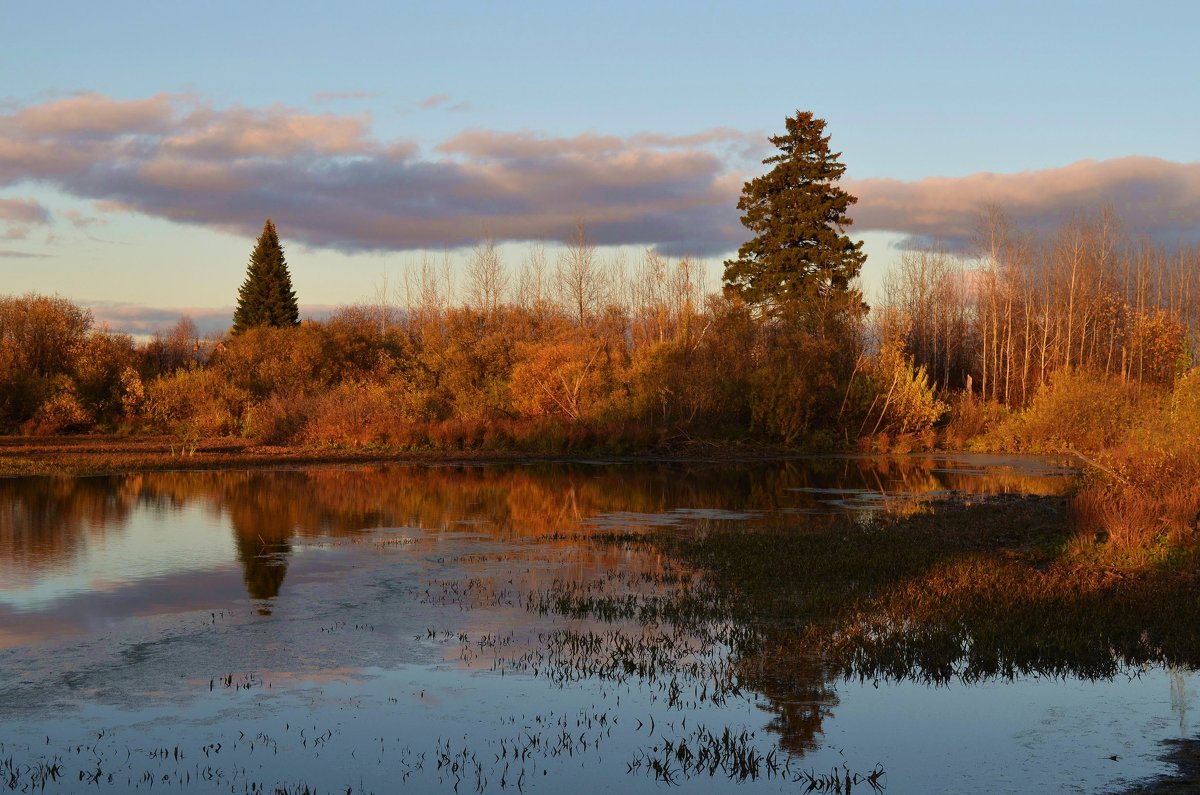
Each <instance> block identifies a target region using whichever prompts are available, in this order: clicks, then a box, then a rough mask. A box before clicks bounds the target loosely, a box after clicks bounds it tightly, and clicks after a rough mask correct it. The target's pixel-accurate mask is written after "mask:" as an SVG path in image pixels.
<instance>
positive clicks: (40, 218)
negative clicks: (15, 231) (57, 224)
mask: <svg viewBox="0 0 1200 795" xmlns="http://www.w3.org/2000/svg"><path fill="white" fill-rule="evenodd" d="M0 221H6V222H8V223H14V224H48V223H50V211H49V210H47V209H46V208H45V207H43V206H42V205H41V204H39V203H38V202H37V201H35V200H33V199H0Z"/></svg>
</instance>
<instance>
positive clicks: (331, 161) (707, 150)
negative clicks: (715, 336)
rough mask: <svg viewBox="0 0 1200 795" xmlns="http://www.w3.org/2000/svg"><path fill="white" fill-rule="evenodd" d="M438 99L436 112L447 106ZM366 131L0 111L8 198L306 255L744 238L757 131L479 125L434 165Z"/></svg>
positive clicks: (223, 119)
mask: <svg viewBox="0 0 1200 795" xmlns="http://www.w3.org/2000/svg"><path fill="white" fill-rule="evenodd" d="M447 99H448V98H442V97H440V96H439V95H434V96H432V97H428V98H426V100H424V101H425V102H426V103H428V104H430V106H438V105H440V104H442V103H443V102H445V101H447ZM368 123H369V119H368V118H367V117H365V116H346V115H338V114H333V113H316V114H314V113H306V112H301V111H297V110H294V109H290V108H286V107H282V106H271V107H267V108H246V107H240V106H234V107H228V108H216V107H213V106H210V105H207V104H204V103H202V102H199V101H197V100H195V99H194V98H190V97H185V96H180V95H163V94H160V95H156V96H154V97H150V98H147V99H140V100H129V101H123V100H116V99H112V98H110V97H106V96H103V95H100V94H82V95H78V96H74V97H69V98H67V99H58V100H52V101H47V102H44V103H42V104H38V105H34V106H29V107H25V108H22V109H19V110H15V111H12V112H8V113H4V114H0V186H5V185H14V184H18V183H23V182H26V181H31V180H32V181H38V182H42V183H48V184H50V185H51V186H54V187H56V188H58V189H60V190H63V191H64V192H66V193H68V194H71V195H73V196H77V197H80V198H86V199H91V200H93V201H95V202H97V204H96V206H97V208H98V209H105V210H117V209H120V210H124V211H133V212H139V213H144V214H147V215H151V216H155V217H159V218H166V219H169V220H173V221H178V222H182V223H191V224H198V225H204V226H209V227H214V228H219V229H223V230H228V231H233V232H235V233H237V234H241V235H247V236H253V235H255V234H257V232H258V231H259V230H260V228H261V224H262V219H263V218H264V217H266V216H271V217H272V218H274V219H275V220H276V221H277V222H278V223H279V225H280V227H281V229H283V230H284V232H285V234H286V235H287V236H288V237H289V238H291V239H293V240H295V241H297V242H300V243H305V244H309V245H314V246H321V247H329V248H336V249H340V250H346V251H357V250H404V249H415V248H429V247H433V248H436V247H441V246H444V245H445V246H451V247H454V246H459V245H464V244H469V243H472V242H474V241H475V240H476V239H477V238H478V236H479V235H480V234H481V233H482V230H483V229H485V228H486V229H487V230H488V232H489V233H490V234H491V235H493V236H495V237H496V238H498V239H502V240H526V239H563V238H565V237H566V236H568V235H569V234H570V233H571V231H572V230H573V229H574V226H575V223H576V221H577V220H580V219H582V220H584V221H585V222H586V223H587V224H588V227H589V233H590V236H591V237H592V239H594V240H595V241H596V242H597V243H600V244H642V245H654V246H657V247H659V248H660V249H662V250H664V251H666V252H668V253H678V252H682V251H691V252H693V253H696V254H709V253H715V252H721V251H727V250H729V249H730V248H732V247H734V246H735V245H736V244H737V243H738V242H740V240H741V239H742V237H743V230H742V228H741V227H740V225H739V224H738V223H737V211H736V210H735V209H734V206H735V204H736V200H737V195H738V192H739V190H740V189H741V184H742V179H741V177H740V176H738V175H735V174H733V173H732V169H731V167H730V165H729V162H730V160H731V156H730V149H731V146H733V147H741V146H744V145H745V143H746V142H745V134H743V133H739V132H737V131H732V130H713V131H710V132H706V133H702V134H699V135H696V136H682V137H680V136H661V135H640V136H636V135H635V136H629V137H617V136H599V135H583V136H578V137H574V138H555V137H548V136H538V135H533V134H530V133H496V132H487V131H480V130H474V131H470V132H468V133H464V134H462V135H460V136H457V137H456V138H454V139H452V140H451V141H448V142H447V143H446V144H444V145H443V146H441V147H439V148H438V149H437V150H436V157H426V156H422V155H421V154H420V153H419V152H418V150H417V147H416V145H415V144H413V143H411V142H406V141H386V142H381V141H377V140H375V139H373V138H372V137H371V136H370V135H369V133H368Z"/></svg>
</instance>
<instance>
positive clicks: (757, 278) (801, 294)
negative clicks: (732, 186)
mask: <svg viewBox="0 0 1200 795" xmlns="http://www.w3.org/2000/svg"><path fill="white" fill-rule="evenodd" d="M824 132H825V121H824V120H823V119H817V118H814V117H813V115H812V114H811V113H807V112H799V111H797V113H796V115H795V116H794V117H792V118H789V119H787V132H786V133H785V134H784V135H775V136H772V137H771V139H770V140H771V143H772V144H774V145H775V146H776V147H777V148H778V149H779V154H777V155H774V156H772V157H769V158H767V159H766V160H764V161H763V164H764V165H772V166H774V168H772V169H771V170H770V171H768V172H767V173H766V174H764V175H762V176H760V177H756V178H754V179H752V180H750V181H749V182H747V183H746V184H745V186H744V187H743V188H742V197H741V199H740V200H739V201H738V205H737V206H738V209H739V210H741V211H742V212H743V213H744V215H742V224H743V225H744V226H745V227H746V228H748V229H749V230H750V231H751V232H753V233H754V235H755V236H754V238H753V239H751V240H749V241H747V242H746V243H745V244H743V245H742V247H741V248H740V249H738V258H737V259H736V260H728V261H726V263H725V278H724V281H725V285H726V289H727V290H729V291H731V292H734V293H736V294H738V295H740V296H741V297H742V299H744V300H745V301H746V302H747V303H748V304H751V305H754V306H760V307H762V308H763V309H765V310H766V311H767V312H768V313H769V314H773V315H774V314H779V313H781V312H783V311H785V310H792V311H793V312H795V311H798V312H799V313H800V314H801V315H805V316H808V317H809V319H810V320H814V321H817V322H819V323H820V324H821V325H824V322H825V321H826V320H828V319H830V318H831V316H833V315H838V314H844V313H845V312H847V311H848V312H850V313H853V314H857V313H858V312H860V311H861V310H862V307H863V304H862V298H861V294H860V293H859V292H858V290H856V289H852V288H851V286H850V285H851V283H852V282H853V280H854V278H855V277H856V276H858V271H859V269H860V268H861V267H862V264H863V262H864V261H865V260H866V255H865V254H864V253H863V251H862V242H861V241H859V242H857V243H856V242H853V241H851V240H850V238H849V237H847V236H846V235H845V234H844V233H843V230H844V229H845V227H847V226H849V225H850V224H851V220H850V219H849V218H848V217H847V216H846V210H847V209H848V208H849V207H850V205H851V204H854V203H855V202H856V201H858V200H857V199H856V198H855V197H854V196H851V195H850V194H849V193H847V192H846V191H844V190H842V189H841V188H839V187H838V186H837V184H836V183H837V181H838V179H839V178H840V177H841V176H842V173H843V172H844V171H845V170H846V167H845V166H844V165H842V164H841V162H839V160H838V158H839V157H841V153H840V152H830V151H829V136H828V135H825V134H824Z"/></svg>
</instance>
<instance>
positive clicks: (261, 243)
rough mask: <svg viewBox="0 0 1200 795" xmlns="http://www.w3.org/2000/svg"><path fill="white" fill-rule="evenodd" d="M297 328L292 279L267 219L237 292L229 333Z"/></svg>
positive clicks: (298, 315)
mask: <svg viewBox="0 0 1200 795" xmlns="http://www.w3.org/2000/svg"><path fill="white" fill-rule="evenodd" d="M298 325H300V307H299V306H298V305H297V303H296V293H295V292H294V291H293V290H292V277H291V275H290V274H289V273H288V268H287V262H286V261H285V260H284V258H283V246H282V245H280V243H279V235H278V234H277V233H276V232H275V224H273V223H272V222H271V219H270V218H268V219H267V222H266V224H264V225H263V231H262V234H261V235H259V236H258V243H257V244H256V245H255V246H254V251H253V252H252V253H251V254H250V264H249V266H248V267H247V268H246V281H245V282H243V283H242V286H241V288H239V289H238V303H237V309H235V310H234V312H233V333H234V334H240V333H241V332H243V331H245V330H246V329H248V328H254V327H256V326H273V327H275V328H290V327H292V326H298Z"/></svg>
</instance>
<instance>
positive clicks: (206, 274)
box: [0, 1, 1200, 314]
mask: <svg viewBox="0 0 1200 795" xmlns="http://www.w3.org/2000/svg"><path fill="white" fill-rule="evenodd" d="M1198 29H1200V6H1198V5H1196V4H1193V3H1159V4H1156V5H1154V6H1153V7H1151V8H1150V9H1149V10H1146V11H1141V12H1137V11H1134V10H1133V7H1131V6H1129V5H1128V4H1127V3H1103V2H1087V3H1083V2H1063V3H1021V2H1004V3H982V2H961V1H960V2H945V3H897V2H890V3H885V2H880V3H839V4H834V3H821V4H818V3H801V2H791V3H647V2H640V3H624V2H615V3H607V4H595V7H593V6H592V5H588V6H587V7H580V8H576V7H575V6H574V4H549V3H515V2H506V3H498V2H492V3H482V2H481V3H462V2H457V3H439V4H413V5H409V6H401V5H398V4H392V3H356V4H352V5H348V6H347V7H337V8H335V7H334V6H332V5H329V4H325V3H321V4H317V3H312V4H306V3H296V2H289V3H223V2H215V3H204V4H186V5H185V4H176V3H159V4H143V3H126V2H121V3H113V4H109V5H106V6H96V5H95V4H83V3H77V4H72V3H63V4H37V3H18V4H5V5H4V6H0V254H3V256H0V274H3V287H2V288H0V291H3V292H24V291H27V290H37V291H41V292H57V293H60V294H62V295H66V296H68V297H71V298H74V299H77V300H80V301H82V302H100V304H98V305H103V304H104V303H105V302H108V303H111V302H127V303H130V304H134V305H138V306H147V307H159V308H188V309H196V308H205V307H209V308H213V307H224V306H228V305H230V304H231V303H232V301H233V296H234V295H235V293H236V288H237V285H238V283H239V282H240V280H241V277H242V275H243V273H244V269H245V262H246V257H247V255H248V253H249V250H250V248H251V245H252V243H253V236H254V230H255V229H257V228H260V227H261V224H262V216H265V215H268V214H270V215H273V216H277V217H276V220H277V221H278V223H279V226H280V233H281V235H282V236H283V238H284V241H285V244H287V245H288V252H289V262H290V264H291V267H292V271H293V277H294V280H295V282H296V286H297V290H298V292H299V294H300V298H301V301H302V303H304V304H308V305H328V304H337V303H343V302H349V301H354V300H359V299H362V298H365V297H367V296H369V295H370V293H371V292H372V290H373V289H374V286H375V284H376V283H377V282H378V281H379V279H380V277H381V275H382V274H383V273H385V272H388V273H393V274H394V273H395V272H396V271H397V270H398V269H400V268H402V267H403V264H404V263H405V262H406V261H408V260H410V259H411V258H412V257H413V256H415V255H414V254H412V253H411V252H413V251H415V250H417V249H420V248H436V247H438V246H437V245H434V243H433V242H432V241H436V240H441V241H442V245H451V246H453V245H457V244H460V243H464V242H469V240H470V238H471V237H472V236H476V237H477V236H478V235H479V234H480V233H481V230H482V228H483V227H488V228H489V231H490V232H492V233H493V234H497V236H499V237H502V238H505V237H510V238H514V239H520V238H523V237H526V236H539V237H540V236H549V237H554V236H555V235H557V236H559V237H561V236H564V235H566V234H568V233H569V231H570V229H569V226H570V225H569V224H566V223H565V222H564V221H563V217H565V214H566V212H567V209H568V208H569V210H571V211H573V212H575V214H577V215H580V216H583V217H584V220H587V221H589V225H590V226H593V228H595V229H596V230H597V236H598V238H599V239H600V242H602V243H610V244H613V245H616V244H623V245H626V246H629V247H630V248H631V249H632V250H637V249H639V248H642V247H645V246H658V247H659V248H662V249H663V250H665V251H668V252H671V253H679V252H680V251H682V250H683V249H687V248H689V244H688V242H686V241H687V239H689V238H688V236H689V235H690V234H692V230H694V235H695V246H694V248H695V249H696V250H699V253H702V254H703V255H705V256H707V257H708V258H709V259H711V260H712V261H714V262H719V261H720V259H721V258H722V252H723V251H728V250H729V249H730V248H732V247H735V246H736V243H737V240H738V237H737V235H738V227H737V213H736V210H735V209H734V207H733V206H732V202H734V201H736V193H737V187H738V186H740V182H741V181H742V180H744V179H745V178H747V177H749V176H752V175H753V174H754V173H756V171H757V170H759V169H760V167H759V166H758V165H757V164H756V163H757V160H759V159H761V157H762V156H764V155H765V154H767V153H768V152H766V151H765V150H764V149H763V148H762V147H761V146H759V145H756V143H755V142H761V141H763V139H764V138H765V136H766V135H768V134H771V133H774V132H776V131H778V130H780V129H781V128H782V121H783V118H784V117H785V116H786V115H788V114H790V113H792V112H794V111H795V110H796V109H805V110H811V111H813V112H814V113H816V114H817V115H818V116H821V117H823V118H825V119H826V120H827V121H828V124H829V127H828V131H829V132H830V133H831V134H832V136H833V145H834V147H835V149H838V150H840V151H842V152H843V161H844V162H845V163H846V165H847V166H848V172H847V177H848V179H849V180H851V183H850V184H851V185H853V186H856V187H858V188H859V190H858V191H857V192H858V193H859V195H860V197H861V198H862V201H861V202H860V205H859V208H857V210H856V212H855V213H854V215H855V216H856V218H859V217H861V221H860V223H859V224H858V225H857V226H856V227H855V230H856V231H857V232H858V233H859V234H861V235H862V236H864V237H866V238H867V240H868V250H869V252H870V254H871V255H872V259H871V262H870V263H869V265H868V268H867V271H866V272H865V276H866V277H867V279H868V280H870V279H873V278H877V275H878V273H879V272H881V271H882V269H883V268H885V267H886V265H887V262H888V261H889V260H890V258H892V257H893V256H894V249H893V248H892V244H893V243H894V242H895V241H897V240H899V239H902V238H903V237H905V236H906V235H911V234H928V233H929V232H930V231H931V230H932V231H933V232H934V233H938V232H939V231H941V230H942V228H943V227H944V230H945V231H944V234H945V235H946V236H948V237H951V238H952V237H954V235H956V234H959V233H960V231H961V227H962V225H963V219H962V217H960V216H954V215H953V213H951V212H950V210H949V209H948V207H947V205H948V203H949V202H950V201H951V200H952V201H953V202H955V203H966V204H971V203H974V204H976V205H978V204H980V203H983V202H985V201H1000V202H1001V203H1006V202H1007V203H1011V204H1012V205H1013V211H1014V215H1015V216H1016V217H1017V218H1018V220H1020V219H1021V218H1022V217H1025V216H1027V217H1029V218H1035V217H1039V214H1041V215H1045V214H1046V213H1048V212H1049V210H1048V206H1047V205H1046V202H1047V201H1049V199H1047V198H1042V199H1038V198H1037V197H1044V196H1045V195H1046V192H1047V191H1049V193H1050V194H1051V198H1053V199H1054V200H1055V201H1058V202H1059V203H1060V204H1062V205H1063V206H1066V207H1069V208H1070V209H1071V210H1072V211H1074V210H1078V209H1080V208H1086V207H1088V206H1099V205H1101V204H1104V203H1115V204H1116V205H1117V209H1118V211H1119V212H1122V211H1125V212H1122V214H1123V215H1124V216H1126V221H1127V224H1129V226H1130V227H1131V231H1134V232H1137V231H1139V230H1140V227H1139V225H1143V224H1145V225H1147V229H1148V232H1149V233H1151V234H1154V235H1155V236H1156V237H1158V238H1159V239H1162V240H1163V241H1164V242H1166V243H1168V244H1170V243H1171V242H1172V240H1178V241H1184V242H1192V239H1191V238H1190V237H1189V235H1190V234H1191V232H1189V231H1188V230H1189V229H1194V228H1195V227H1196V226H1197V224H1196V220H1197V214H1198V213H1200V210H1197V207H1200V178H1198V177H1197V174H1196V171H1195V169H1194V168H1192V167H1193V166H1195V165H1196V161H1197V159H1198V158H1197V155H1196V141H1198V140H1200V109H1198V108H1200V103H1197V102H1196V99H1195V98H1196V94H1197V88H1198V87H1200V58H1196V57H1195V53H1194V48H1195V43H1194V36H1195V31H1196V30H1198ZM80 94H84V95H87V96H89V97H91V98H92V100H91V101H89V102H86V103H75V104H71V103H70V102H69V100H70V99H71V98H72V97H76V96H77V95H80ZM156 97H159V98H161V102H160V104H159V105H155V106H153V107H150V106H146V108H143V106H141V105H138V106H137V107H134V106H133V105H132V104H130V103H146V102H150V101H151V100H153V99H154V98H156ZM39 109H40V110H41V111H43V113H42V115H41V116H36V112H37V111H38V110H39ZM143 110H144V111H145V112H144V113H143ZM35 117H36V118H35ZM47 118H51V119H52V121H50V122H48V121H46V119H47ZM146 119H150V120H149V121H146ZM89 124H90V125H91V126H90V127H88V128H87V129H81V128H80V125H82V126H84V127H87V126H88V125H89ZM122 124H130V125H134V126H132V127H130V128H129V129H128V130H125V129H123V128H121V125H122ZM137 124H142V125H143V126H142V127H137ZM105 125H108V126H105ZM67 128H70V129H67ZM97 130H100V131H101V132H97ZM247 130H250V131H251V133H252V134H253V135H254V136H258V137H257V138H255V139H254V140H256V141H261V140H263V139H262V136H263V135H267V136H268V139H267V140H268V141H269V142H273V141H275V140H277V139H276V138H275V137H274V136H275V132H274V131H278V130H288V131H290V133H289V134H290V135H291V137H290V138H287V139H286V145H285V148H286V146H291V147H293V150H289V151H291V152H292V154H289V155H288V157H287V158H285V159H280V158H275V159H274V160H271V162H264V160H263V159H264V157H266V159H268V160H270V159H271V158H272V157H274V155H273V154H271V153H270V152H269V150H268V149H267V148H266V146H267V145H264V146H263V147H260V148H254V147H253V146H250V145H248V144H246V141H247V140H249V138H248V137H247V136H248V135H249V133H247ZM231 131H233V132H231ZM714 131H715V132H714ZM702 134H706V135H702ZM97 136H109V137H108V138H106V139H105V141H104V145H102V146H101V145H97V143H96V142H97ZM130 136H133V137H130ZM138 136H140V137H138ZM311 136H315V137H316V138H321V136H325V137H324V138H322V139H321V140H322V141H323V143H320V144H319V145H318V144H314V145H313V146H307V145H306V144H305V143H304V141H306V140H309V138H310V137H311ZM235 137H236V138H237V141H238V142H239V143H237V144H236V145H234V144H231V143H230V141H232V140H233V139H234V138H235ZM134 138H136V141H138V142H139V144H138V145H139V146H143V145H149V146H153V147H155V149H156V153H155V154H154V155H153V157H152V158H151V157H150V156H146V158H147V159H145V160H138V158H139V157H142V156H143V155H141V154H137V153H133V154H131V150H130V148H129V146H130V143H129V142H130V141H131V140H134ZM217 138H220V140H221V142H222V143H221V144H220V146H218V145H216V144H213V143H211V142H212V141H214V140H216V139H217ZM200 139H203V141H202V142H203V147H204V148H203V151H202V152H201V151H200V149H199V148H197V146H198V145H197V144H196V141H197V140H200ZM146 141H149V144H146V143H145V142H146ZM6 144H7V145H8V146H9V148H10V150H11V151H10V159H9V161H8V162H7V166H6V164H5V160H4V153H5V151H6V150H5V146H6ZM31 146H34V147H36V146H41V154H40V155H38V156H30V155H28V154H27V152H28V151H31V150H29V147H31ZM756 146H757V148H756ZM18 147H24V148H18ZM247 147H249V148H247ZM49 151H54V152H57V153H59V155H60V156H61V159H62V161H63V162H62V164H60V163H58V162H57V159H58V158H57V156H56V157H50V156H47V155H46V152H49ZM180 151H185V152H186V154H185V155H183V156H182V157H184V158H185V159H186V161H187V162H181V160H180V158H179V157H177V153H178V152H180ZM164 153H166V154H164ZM264 153H267V154H264ZM168 155H170V156H169V157H168ZM38 157H41V158H42V159H41V160H39V159H38ZM1131 157H1136V158H1141V159H1137V160H1127V158H1131ZM88 158H91V160H89V159H88ZM235 159H236V160H237V163H236V164H233V161H234V160H235ZM1084 160H1094V161H1097V162H1096V163H1095V164H1093V165H1092V166H1088V167H1076V168H1075V170H1073V171H1067V170H1063V169H1064V168H1065V167H1067V166H1069V165H1071V164H1077V163H1078V162H1079V161H1084ZM117 161H119V163H120V164H121V166H120V168H118V167H117V166H116V165H114V163H116V162H117ZM985 173H996V174H1001V175H1008V178H1007V181H1004V182H1001V183H1000V185H1001V188H997V187H996V184H997V183H996V182H995V181H994V180H983V179H981V178H980V177H979V175H981V174H985ZM147 174H152V178H151V177H148V176H146V175H147ZM612 175H616V176H612ZM610 176H611V177H612V184H609V179H610ZM931 177H948V178H952V179H950V180H947V181H941V182H929V180H928V178H931ZM254 180H264V181H268V182H270V183H271V184H270V190H257V188H256V186H255V185H253V184H250V183H252V182H253V181H254ZM334 183H336V184H334ZM1164 186H1165V187H1164ZM1060 187H1061V190H1060ZM572 191H574V192H572ZM1056 191H1060V192H1058V193H1056ZM535 193H536V194H537V195H534V194H535ZM690 195H691V196H695V197H699V198H696V200H695V201H690V200H689V196H690ZM310 196H315V197H317V198H313V199H311V200H309V199H308V198H306V197H310ZM1160 196H1169V198H1164V199H1160V198H1159V197H1160ZM189 197H195V201H194V202H193V201H191V199H190V198H189ZM1131 197H1132V198H1131ZM1147 197H1149V198H1147ZM276 200H278V207H276V206H275V205H276V203H277V202H276ZM3 202H7V204H4V203H3ZM356 202H357V203H358V204H357V206H356V204H355V203H356ZM392 202H394V205H393V204H391V203H392ZM1039 202H1040V203H1039ZM911 206H919V207H921V208H923V214H922V218H921V219H920V220H918V219H916V218H915V217H911V216H913V214H912V213H909V214H908V215H907V216H906V215H905V213H904V212H902V211H901V210H902V209H903V208H904V207H911ZM1055 207H1056V208H1057V207H1058V205H1055ZM897 208H900V210H898V209H897ZM559 209H561V210H562V212H556V210H559ZM970 209H971V211H972V212H975V211H977V207H972V208H970ZM1055 211H1057V209H1056V210H1055ZM521 212H523V213H524V215H523V216H522V217H520V218H518V217H517V215H518V213H521ZM414 214H416V215H419V216H420V217H421V218H422V219H423V221H422V223H421V224H415V223H409V222H410V221H411V219H412V218H413V217H414ZM591 214H594V216H595V218H596V219H597V222H596V223H595V224H594V225H593V224H592V221H591V219H589V218H588V217H587V216H589V215H591ZM1154 214H1158V215H1169V216H1171V217H1172V218H1174V219H1175V226H1169V225H1168V226H1166V227H1164V228H1159V227H1154V226H1153V224H1154V218H1153V217H1154ZM1143 215H1144V216H1145V220H1143V217H1142V216H1143ZM560 216H562V217H560ZM563 227H565V228H563ZM1150 227H1153V228H1150ZM559 228H562V229H561V232H556V231H555V230H556V229H559ZM519 249H520V247H519V246H517V247H513V248H511V251H512V256H513V257H519ZM98 314H103V312H101V311H99V310H98Z"/></svg>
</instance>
